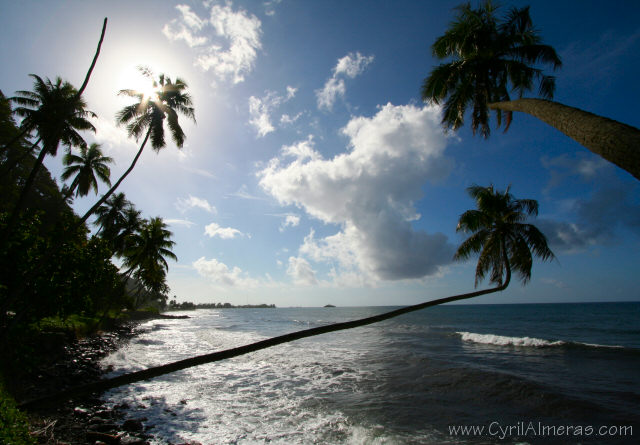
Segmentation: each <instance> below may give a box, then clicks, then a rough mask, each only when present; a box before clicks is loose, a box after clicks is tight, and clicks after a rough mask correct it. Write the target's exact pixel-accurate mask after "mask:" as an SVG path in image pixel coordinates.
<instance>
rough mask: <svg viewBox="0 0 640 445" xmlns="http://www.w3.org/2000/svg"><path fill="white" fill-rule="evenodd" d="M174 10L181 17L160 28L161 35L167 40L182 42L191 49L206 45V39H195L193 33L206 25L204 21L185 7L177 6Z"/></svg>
mask: <svg viewBox="0 0 640 445" xmlns="http://www.w3.org/2000/svg"><path fill="white" fill-rule="evenodd" d="M176 9H177V10H178V11H180V13H181V14H182V17H181V18H179V19H173V20H171V21H170V22H169V23H167V24H166V25H164V27H163V28H162V33H163V34H164V35H165V36H166V37H167V38H168V39H169V40H174V41H176V40H184V41H185V43H186V44H187V45H189V46H190V47H191V48H193V47H195V46H200V45H204V44H205V43H207V38H206V37H202V36H201V37H196V36H195V32H197V31H200V30H201V29H202V28H203V27H204V26H205V24H206V20H202V19H201V18H200V17H198V15H197V14H196V13H194V12H193V11H192V10H191V8H190V7H189V6H187V5H177V6H176Z"/></svg>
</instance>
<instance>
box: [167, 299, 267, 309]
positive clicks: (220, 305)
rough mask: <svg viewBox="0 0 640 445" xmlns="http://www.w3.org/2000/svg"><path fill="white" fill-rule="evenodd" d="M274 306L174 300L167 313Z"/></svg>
mask: <svg viewBox="0 0 640 445" xmlns="http://www.w3.org/2000/svg"><path fill="white" fill-rule="evenodd" d="M275 308H276V305H275V304H264V303H263V304H240V305H234V304H231V303H198V304H196V303H192V302H190V301H185V302H182V303H178V302H177V301H176V300H171V301H170V302H169V304H168V306H167V310H169V311H184V310H194V309H275Z"/></svg>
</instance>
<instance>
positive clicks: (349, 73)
mask: <svg viewBox="0 0 640 445" xmlns="http://www.w3.org/2000/svg"><path fill="white" fill-rule="evenodd" d="M373 58H374V57H373V56H363V55H362V54H360V53H359V52H357V53H355V54H354V53H349V54H347V55H346V56H344V57H342V58H340V59H338V63H337V64H336V66H335V67H334V68H333V75H332V76H331V77H330V78H329V79H327V82H326V83H325V84H324V87H323V88H322V89H321V90H317V91H316V97H317V99H318V108H320V109H325V110H331V109H332V108H333V104H334V103H335V101H336V100H337V99H338V97H340V98H344V96H345V94H346V92H347V88H346V86H345V83H344V79H342V78H341V77H344V76H346V77H348V78H350V79H353V78H355V77H356V76H359V75H360V74H362V73H363V72H364V70H365V68H366V67H367V66H368V65H369V64H370V63H371V62H373Z"/></svg>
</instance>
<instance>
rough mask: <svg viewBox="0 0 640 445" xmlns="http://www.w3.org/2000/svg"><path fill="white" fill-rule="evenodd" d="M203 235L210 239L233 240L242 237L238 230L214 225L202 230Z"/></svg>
mask: <svg viewBox="0 0 640 445" xmlns="http://www.w3.org/2000/svg"><path fill="white" fill-rule="evenodd" d="M204 234H205V235H207V236H209V237H210V238H213V237H216V236H217V237H220V238H221V239H233V238H235V237H236V236H242V232H241V231H239V230H238V229H234V228H231V227H220V226H219V225H218V224H216V223H211V224H208V225H207V226H206V227H205V228H204Z"/></svg>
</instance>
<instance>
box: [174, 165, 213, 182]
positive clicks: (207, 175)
mask: <svg viewBox="0 0 640 445" xmlns="http://www.w3.org/2000/svg"><path fill="white" fill-rule="evenodd" d="M180 168H182V170H185V171H188V172H191V173H195V174H196V175H200V176H204V177H205V178H211V179H215V175H214V174H213V173H211V172H210V171H208V170H204V169H201V168H193V167H187V166H184V165H182V166H180Z"/></svg>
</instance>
